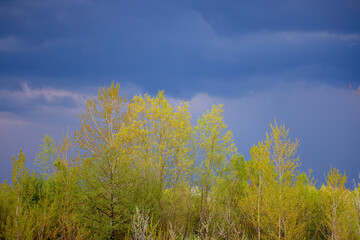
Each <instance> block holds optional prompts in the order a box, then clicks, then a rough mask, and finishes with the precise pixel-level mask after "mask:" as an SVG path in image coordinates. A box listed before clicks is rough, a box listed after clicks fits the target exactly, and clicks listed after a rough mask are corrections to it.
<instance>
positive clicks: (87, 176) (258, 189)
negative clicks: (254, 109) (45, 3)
mask: <svg viewBox="0 0 360 240" xmlns="http://www.w3.org/2000/svg"><path fill="white" fill-rule="evenodd" d="M79 119H80V127H79V128H78V130H76V131H75V132H74V134H73V135H70V134H65V135H63V137H62V140H61V141H60V142H59V143H55V141H54V139H53V138H51V137H49V136H44V138H43V140H42V143H41V145H40V148H41V151H40V152H39V153H38V154H37V156H36V159H35V164H36V165H37V166H38V167H39V169H40V171H31V170H30V169H29V168H28V167H26V166H25V159H26V157H25V154H24V153H23V152H22V151H21V150H20V153H19V154H18V156H16V157H15V156H14V157H13V158H12V163H13V170H12V176H11V183H7V182H6V181H4V182H3V183H2V184H1V185H0V239H136V240H141V239H144V240H145V239H173V240H175V239H279V240H280V239H333V240H335V239H336V240H340V239H347V240H349V239H360V237H359V236H360V185H359V186H355V187H354V189H353V190H350V189H347V188H345V183H346V181H347V179H346V175H345V174H341V173H340V172H339V170H337V169H336V168H331V169H330V170H329V172H328V174H327V177H326V184H325V185H322V186H321V187H320V188H317V187H316V186H315V182H314V179H313V178H312V177H311V172H310V171H309V172H300V170H299V166H300V161H299V157H298V155H297V147H298V145H299V142H298V140H296V139H295V140H293V139H290V137H289V135H288V130H287V129H286V128H285V127H284V126H283V125H278V124H277V123H276V121H275V122H274V123H273V124H270V126H271V130H270V131H269V133H266V135H265V137H264V139H263V140H262V141H260V142H258V144H256V145H254V146H253V147H252V148H251V149H250V159H249V160H247V161H245V159H244V157H243V156H242V155H240V154H239V153H238V152H237V148H236V146H235V144H234V140H233V135H232V133H231V131H229V130H228V128H227V126H226V125H225V123H224V117H223V107H222V105H218V106H213V107H212V108H211V110H209V111H207V112H206V113H205V114H203V115H202V116H201V117H199V119H198V120H197V122H196V124H192V122H191V114H190V112H189V105H188V103H187V102H182V103H180V104H179V105H178V106H172V105H170V104H169V103H168V102H167V100H166V98H165V96H164V93H163V92H159V93H158V94H157V96H155V97H151V96H150V95H148V94H145V95H143V96H142V95H139V96H135V97H133V98H132V99H131V100H127V99H126V97H125V96H120V94H119V84H114V83H112V84H111V86H109V87H103V88H100V89H99V92H98V96H97V97H96V98H95V99H93V100H91V99H88V100H87V102H86V108H85V110H84V112H83V113H82V114H81V115H79Z"/></svg>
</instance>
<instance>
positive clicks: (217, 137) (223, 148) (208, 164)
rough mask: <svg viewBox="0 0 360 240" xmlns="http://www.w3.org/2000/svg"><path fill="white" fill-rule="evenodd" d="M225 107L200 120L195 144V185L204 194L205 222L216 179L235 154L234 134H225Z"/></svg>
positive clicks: (202, 198) (202, 201) (202, 214)
mask: <svg viewBox="0 0 360 240" xmlns="http://www.w3.org/2000/svg"><path fill="white" fill-rule="evenodd" d="M226 129H227V126H226V125H225V123H224V117H223V107H222V105H219V106H213V107H212V109H211V111H208V112H207V113H206V114H204V115H203V116H202V117H200V118H199V119H198V121H197V125H196V126H195V135H194V145H195V148H196V150H195V152H196V154H195V155H194V156H195V157H196V162H197V163H198V164H199V165H198V168H197V172H196V177H195V180H196V183H197V186H198V187H199V190H200V193H201V205H200V217H201V218H202V219H203V221H206V218H207V215H208V210H209V209H208V208H209V206H208V205H209V200H210V191H211V189H212V187H213V185H214V184H215V182H216V178H217V177H218V176H219V174H221V171H222V170H223V169H225V168H226V167H227V166H228V165H229V163H230V159H231V158H232V157H233V155H235V154H236V147H235V144H234V140H233V136H232V133H231V131H226Z"/></svg>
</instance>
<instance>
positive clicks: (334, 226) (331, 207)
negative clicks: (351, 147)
mask: <svg viewBox="0 0 360 240" xmlns="http://www.w3.org/2000/svg"><path fill="white" fill-rule="evenodd" d="M345 183H346V175H345V174H344V175H342V174H340V173H339V170H338V169H336V168H330V171H329V173H328V174H327V176H326V184H327V185H326V186H322V187H321V189H320V193H321V197H322V198H321V203H322V214H323V221H322V231H323V234H324V235H325V237H326V239H331V240H340V239H351V236H356V234H354V232H356V224H357V222H356V220H355V219H357V216H356V211H355V209H354V205H353V204H352V199H351V194H350V191H349V190H348V189H346V188H345ZM354 220H355V221H354Z"/></svg>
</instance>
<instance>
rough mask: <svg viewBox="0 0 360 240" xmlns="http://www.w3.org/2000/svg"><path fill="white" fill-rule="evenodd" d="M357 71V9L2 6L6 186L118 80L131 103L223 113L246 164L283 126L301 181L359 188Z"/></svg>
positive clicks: (0, 148) (346, 4)
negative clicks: (161, 101)
mask: <svg viewBox="0 0 360 240" xmlns="http://www.w3.org/2000/svg"><path fill="white" fill-rule="evenodd" d="M359 66H360V2H359V1H357V0H343V1H338V0H328V1H323V0H311V1H310V0H289V1H278V0H274V1H265V0H260V1H212V0H208V1H201V0H198V1H135V0H133V1H130V0H129V1H126V0H125V1H106V0H105V1H92V0H71V1H70V0H33V1H26V0H11V1H1V2H0V142H1V145H0V180H3V179H9V178H10V174H11V156H12V155H13V154H17V153H18V152H19V149H20V148H22V149H23V150H24V151H25V153H26V154H27V155H28V160H29V165H31V162H32V161H33V159H34V155H35V153H36V152H37V151H38V148H39V143H40V140H41V137H42V135H43V134H50V135H53V136H54V137H55V138H59V136H60V135H61V132H62V131H66V130H67V129H69V130H73V129H74V128H76V127H78V126H79V122H78V118H77V114H78V113H80V112H81V111H82V109H83V106H84V101H85V99H86V98H88V97H94V96H95V95H96V93H97V89H98V87H99V86H103V85H108V84H110V83H111V81H116V82H120V84H121V88H122V92H125V93H126V94H127V95H128V96H131V95H134V94H140V93H145V92H148V93H150V94H156V92H157V91H158V90H165V93H166V95H167V97H168V98H169V101H172V102H174V103H176V102H178V101H179V100H182V99H184V100H186V101H189V102H190V105H191V110H192V112H193V115H194V116H195V117H196V116H199V115H200V114H202V113H203V112H204V111H206V110H207V109H209V108H210V107H211V105H212V104H218V103H223V104H224V108H225V121H226V123H227V124H228V125H229V127H230V128H231V130H232V131H233V132H234V135H235V139H236V143H237V146H238V149H239V152H240V153H242V154H244V155H245V157H246V158H247V159H248V158H249V150H250V147H251V146H252V145H253V144H256V143H257V142H258V141H260V140H261V139H262V138H263V137H264V136H265V133H266V131H269V123H270V122H272V121H273V120H274V118H276V119H277V121H278V123H283V124H285V126H286V127H287V128H289V129H290V135H291V137H293V138H295V137H296V138H299V140H300V148H299V155H300V159H301V162H302V166H301V169H302V170H307V169H309V168H312V169H313V175H314V176H315V178H316V179H318V180H319V182H320V183H321V182H324V174H325V172H326V171H328V169H329V167H330V165H332V166H333V167H337V168H339V169H340V170H341V171H346V173H347V175H348V178H349V180H351V179H357V181H358V180H359V178H358V173H359V171H360V96H359V95H357V94H356V93H354V92H352V91H351V90H350V89H349V83H351V84H352V86H353V88H354V90H355V91H356V90H358V87H359V86H360V67H359ZM359 89H360V88H359Z"/></svg>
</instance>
